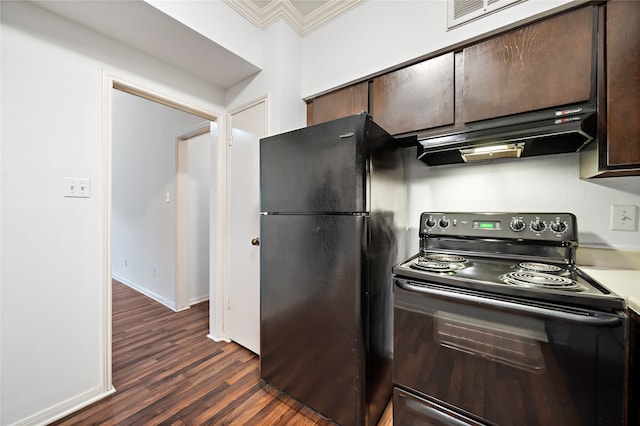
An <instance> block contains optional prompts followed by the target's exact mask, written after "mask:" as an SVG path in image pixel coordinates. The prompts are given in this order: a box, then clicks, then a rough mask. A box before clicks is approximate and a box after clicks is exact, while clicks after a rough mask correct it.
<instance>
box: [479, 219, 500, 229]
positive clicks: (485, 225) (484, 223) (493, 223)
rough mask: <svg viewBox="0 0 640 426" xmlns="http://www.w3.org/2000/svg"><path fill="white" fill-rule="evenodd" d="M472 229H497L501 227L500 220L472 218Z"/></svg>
mask: <svg viewBox="0 0 640 426" xmlns="http://www.w3.org/2000/svg"><path fill="white" fill-rule="evenodd" d="M473 229H488V230H496V231H499V230H500V229H502V227H501V226H500V221H497V220H474V221H473Z"/></svg>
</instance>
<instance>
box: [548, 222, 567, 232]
mask: <svg viewBox="0 0 640 426" xmlns="http://www.w3.org/2000/svg"><path fill="white" fill-rule="evenodd" d="M551 230H553V232H557V233H558V234H562V233H563V232H565V231H566V230H567V224H566V223H564V222H554V223H552V224H551Z"/></svg>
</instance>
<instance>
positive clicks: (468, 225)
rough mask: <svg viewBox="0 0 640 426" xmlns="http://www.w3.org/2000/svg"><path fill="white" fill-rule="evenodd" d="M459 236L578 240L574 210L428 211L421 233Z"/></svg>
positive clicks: (423, 234) (435, 235)
mask: <svg viewBox="0 0 640 426" xmlns="http://www.w3.org/2000/svg"><path fill="white" fill-rule="evenodd" d="M447 235H448V236H456V237H470V238H496V239H518V240H539V241H566V242H577V238H578V229H577V223H576V217H575V216H574V215H573V214H572V213H469V212H449V213H446V212H424V213H422V214H421V215H420V237H427V236H432V237H437V236H443V237H444V236H447Z"/></svg>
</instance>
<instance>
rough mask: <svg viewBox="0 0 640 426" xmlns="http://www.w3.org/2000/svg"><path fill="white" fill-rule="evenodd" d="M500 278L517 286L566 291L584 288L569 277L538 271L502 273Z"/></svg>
mask: <svg viewBox="0 0 640 426" xmlns="http://www.w3.org/2000/svg"><path fill="white" fill-rule="evenodd" d="M500 280H502V281H503V282H505V283H507V284H510V285H513V286H517V287H528V288H541V289H547V290H566V291H584V290H585V288H584V287H583V286H582V285H580V284H579V283H577V282H576V281H573V280H570V279H569V278H565V277H559V276H557V275H551V274H544V273H539V272H509V273H508V274H504V275H502V276H501V277H500Z"/></svg>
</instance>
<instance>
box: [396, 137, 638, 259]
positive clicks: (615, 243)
mask: <svg viewBox="0 0 640 426" xmlns="http://www.w3.org/2000/svg"><path fill="white" fill-rule="evenodd" d="M408 156H409V161H408V164H409V169H408V177H409V181H410V186H409V208H408V211H409V215H410V216H409V226H410V228H411V235H410V237H409V244H411V247H410V253H415V252H417V251H418V229H417V228H418V223H419V220H420V213H421V212H423V211H489V212H491V211H498V212H499V211H514V212H516V211H519V212H569V213H574V214H575V215H576V217H577V220H578V244H579V245H580V246H583V247H593V248H614V249H621V250H624V249H632V250H640V232H638V231H636V232H626V231H612V230H611V229H610V209H611V205H612V204H622V205H636V206H640V177H622V178H605V179H591V180H581V179H579V159H578V156H579V154H577V153H569V154H560V155H549V156H541V157H528V158H520V159H509V160H495V161H492V162H484V163H473V164H457V165H447V166H437V167H427V166H425V165H424V164H423V163H422V162H420V161H418V160H416V159H415V151H414V150H410V151H408Z"/></svg>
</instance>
